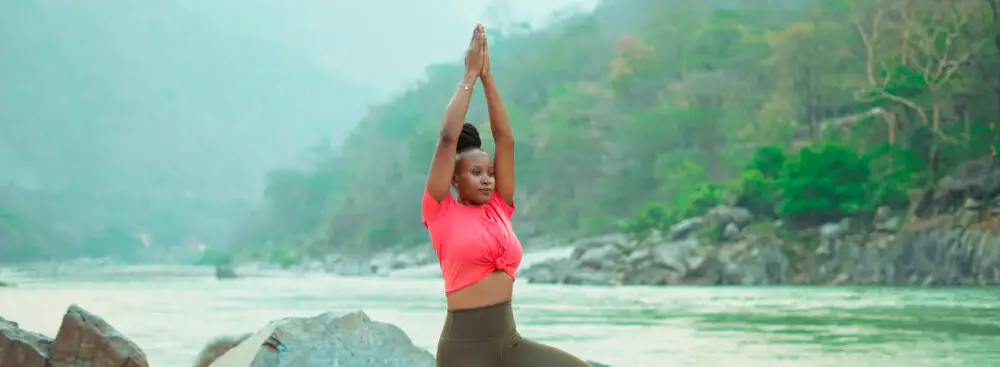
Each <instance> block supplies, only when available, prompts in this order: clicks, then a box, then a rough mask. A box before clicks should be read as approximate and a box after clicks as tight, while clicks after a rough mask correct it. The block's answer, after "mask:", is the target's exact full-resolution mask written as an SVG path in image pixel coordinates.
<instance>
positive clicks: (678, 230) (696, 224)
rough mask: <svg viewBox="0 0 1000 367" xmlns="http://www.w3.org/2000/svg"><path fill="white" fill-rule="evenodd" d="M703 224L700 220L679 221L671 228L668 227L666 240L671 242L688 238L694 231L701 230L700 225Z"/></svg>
mask: <svg viewBox="0 0 1000 367" xmlns="http://www.w3.org/2000/svg"><path fill="white" fill-rule="evenodd" d="M704 223H705V221H704V219H701V218H688V219H685V220H682V221H680V223H677V224H675V225H673V226H672V227H670V233H669V234H668V236H667V238H669V239H670V240H671V241H674V240H679V239H683V238H687V237H690V236H691V235H692V234H694V232H695V231H696V230H698V229H699V228H701V226H702V224H704Z"/></svg>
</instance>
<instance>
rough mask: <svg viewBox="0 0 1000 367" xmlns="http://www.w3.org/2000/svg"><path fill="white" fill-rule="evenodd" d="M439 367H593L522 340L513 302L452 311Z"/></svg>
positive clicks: (440, 346)
mask: <svg viewBox="0 0 1000 367" xmlns="http://www.w3.org/2000/svg"><path fill="white" fill-rule="evenodd" d="M437 367H590V364H588V363H587V362H584V361H583V360H581V359H579V358H576V357H574V356H572V355H570V354H569V353H566V352H563V351H561V350H559V349H556V348H553V347H550V346H548V345H545V344H540V343H536V342H533V341H530V340H527V339H523V338H521V335H519V334H518V333H517V326H516V325H515V324H514V311H513V310H512V309H511V307H510V301H507V302H504V303H500V304H496V305H492V306H486V307H481V308H473V309H468V310H455V311H448V317H447V318H446V319H445V321H444V330H442V331H441V340H440V341H438V349H437Z"/></svg>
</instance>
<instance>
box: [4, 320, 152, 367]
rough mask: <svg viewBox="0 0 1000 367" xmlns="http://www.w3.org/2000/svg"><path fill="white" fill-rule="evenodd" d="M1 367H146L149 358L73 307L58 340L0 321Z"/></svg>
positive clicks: (118, 334)
mask: <svg viewBox="0 0 1000 367" xmlns="http://www.w3.org/2000/svg"><path fill="white" fill-rule="evenodd" d="M0 366H3V367H7V366H11V367H15V366H16V367H146V366H149V363H147V362H146V356H145V354H143V352H142V350H141V349H139V347H138V346H136V345H135V343H133V342H132V341H131V340H129V339H128V338H126V337H125V336H123V335H122V334H121V333H119V332H118V331H117V330H115V329H114V328H113V327H111V325H108V323H107V322H105V321H104V319H102V318H100V317H98V316H97V315H94V314H92V313H90V312H87V311H86V310H84V309H83V308H81V307H80V306H77V305H71V306H70V307H69V310H67V311H66V314H65V315H64V316H63V321H62V325H61V326H60V327H59V332H58V334H57V335H56V338H55V340H52V339H50V338H48V337H45V336H44V335H41V334H37V333H33V332H30V331H25V330H23V329H21V328H20V327H19V326H18V324H17V323H15V322H13V321H8V320H4V319H3V318H0Z"/></svg>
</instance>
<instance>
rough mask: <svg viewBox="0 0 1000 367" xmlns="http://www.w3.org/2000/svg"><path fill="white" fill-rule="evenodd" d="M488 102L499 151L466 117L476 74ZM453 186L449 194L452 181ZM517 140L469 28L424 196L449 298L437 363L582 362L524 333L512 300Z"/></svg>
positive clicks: (481, 45) (571, 365)
mask: <svg viewBox="0 0 1000 367" xmlns="http://www.w3.org/2000/svg"><path fill="white" fill-rule="evenodd" d="M477 79H479V80H482V82H483V88H484V89H485V91H486V101H487V104H488V106H489V115H490V130H491V131H492V132H493V139H494V140H495V141H496V158H495V160H493V162H490V155H489V153H486V152H485V151H483V150H482V149H481V145H482V141H481V140H480V139H479V132H478V131H477V130H476V128H475V127H474V126H472V125H470V124H465V123H464V120H465V114H466V111H468V109H469V100H470V99H471V97H472V91H473V87H474V86H475V83H476V80H477ZM452 187H454V188H455V191H456V192H457V193H458V199H457V200H456V199H454V198H452V195H451V188H452ZM513 199H514V139H513V136H512V135H511V130H510V122H509V121H508V120H507V112H506V110H505V109H504V106H503V102H501V101H500V94H499V93H498V92H497V88H496V85H495V84H494V83H493V76H492V75H491V74H490V62H489V55H488V52H487V45H486V34H485V30H484V29H483V26H482V25H477V26H476V30H475V31H474V32H473V36H472V43H471V44H470V45H469V50H468V52H467V53H466V55H465V75H464V76H463V77H462V80H461V81H460V82H459V84H458V89H457V90H456V91H455V94H454V96H452V98H451V101H450V102H449V103H448V107H447V109H446V110H445V113H444V122H443V123H442V126H441V133H440V136H439V138H438V143H437V148H436V149H435V151H434V158H433V160H432V161H431V169H430V174H429V175H428V177H427V187H426V190H425V192H424V198H423V202H422V205H421V206H422V214H423V222H424V226H425V227H427V230H428V232H430V237H431V242H432V243H433V244H434V250H435V251H437V254H438V260H440V262H441V270H442V273H443V275H444V281H445V295H446V296H447V298H448V316H447V318H446V319H445V323H444V330H442V332H441V340H440V341H439V342H438V350H437V365H438V366H439V367H494V366H495V367H500V366H509V367H536V366H537V367H575V366H581V367H583V366H588V367H589V364H587V363H586V362H584V361H582V360H580V359H578V358H576V357H573V356H572V355H569V354H567V353H566V352H563V351H561V350H558V349H555V348H552V347H549V346H546V345H543V344H539V343H536V342H532V341H530V340H527V339H522V338H521V336H520V335H518V333H517V328H516V327H515V324H514V314H513V311H512V310H511V305H510V299H511V296H512V294H513V288H514V273H515V271H516V270H517V267H518V265H519V264H520V262H521V242H520V241H519V240H518V239H517V236H516V235H515V234H514V232H513V230H512V229H511V224H510V219H511V215H512V214H513V213H514V200H513Z"/></svg>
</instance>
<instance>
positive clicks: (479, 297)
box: [448, 270, 514, 310]
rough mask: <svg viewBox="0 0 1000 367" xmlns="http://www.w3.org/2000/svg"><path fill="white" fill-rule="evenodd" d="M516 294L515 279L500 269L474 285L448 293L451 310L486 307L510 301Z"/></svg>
mask: <svg viewBox="0 0 1000 367" xmlns="http://www.w3.org/2000/svg"><path fill="white" fill-rule="evenodd" d="M513 294H514V279H511V278H510V275H507V273H504V272H502V271H500V270H496V271H494V272H492V273H490V275H487V276H486V277H485V278H483V279H482V280H480V281H478V282H475V283H473V284H472V285H470V286H468V287H465V288H462V289H459V290H457V291H455V292H454V293H452V294H449V295H448V309H449V310H464V309H470V308H478V307H485V306H490V305H495V304H497V303H502V302H506V301H509V300H510V298H511V297H512V296H513Z"/></svg>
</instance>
